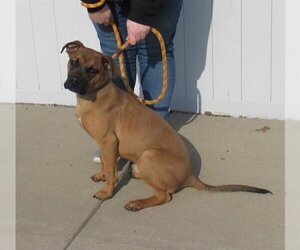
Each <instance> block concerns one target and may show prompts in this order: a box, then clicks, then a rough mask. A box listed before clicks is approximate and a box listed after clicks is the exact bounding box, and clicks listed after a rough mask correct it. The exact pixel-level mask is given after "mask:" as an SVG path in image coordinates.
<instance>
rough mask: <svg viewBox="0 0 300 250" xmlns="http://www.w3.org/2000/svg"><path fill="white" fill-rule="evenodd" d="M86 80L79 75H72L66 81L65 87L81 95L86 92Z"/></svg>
mask: <svg viewBox="0 0 300 250" xmlns="http://www.w3.org/2000/svg"><path fill="white" fill-rule="evenodd" d="M86 85H87V84H85V81H84V80H83V79H81V78H80V77H78V76H73V75H70V76H68V79H67V80H66V81H65V83H64V87H65V89H68V90H70V91H72V92H75V93H77V94H80V95H84V94H86Z"/></svg>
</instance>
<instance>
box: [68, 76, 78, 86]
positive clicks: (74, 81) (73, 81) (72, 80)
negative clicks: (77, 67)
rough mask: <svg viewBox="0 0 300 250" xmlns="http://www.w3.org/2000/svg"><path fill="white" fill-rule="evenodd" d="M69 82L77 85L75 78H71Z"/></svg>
mask: <svg viewBox="0 0 300 250" xmlns="http://www.w3.org/2000/svg"><path fill="white" fill-rule="evenodd" d="M70 80H71V82H72V83H75V84H76V83H78V79H77V78H76V77H72V78H71V79H70Z"/></svg>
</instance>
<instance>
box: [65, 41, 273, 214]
mask: <svg viewBox="0 0 300 250" xmlns="http://www.w3.org/2000/svg"><path fill="white" fill-rule="evenodd" d="M65 48H66V50H67V53H68V54H69V58H70V60H69V63H68V79H67V81H66V82H65V88H67V89H69V90H71V91H73V92H76V93H77V106H76V115H77V117H78V119H79V121H80V123H81V125H82V127H83V128H84V129H85V130H86V131H87V132H88V133H89V134H90V135H91V136H92V137H93V138H94V140H95V141H96V142H97V144H98V145H99V148H100V152H101V161H102V168H101V171H100V172H98V173H96V174H95V175H93V176H92V179H93V180H94V181H106V185H105V186H104V188H102V189H101V190H100V191H98V192H97V193H96V194H95V195H94V197H95V198H98V199H101V200H105V199H108V198H110V197H112V195H113V191H114V186H115V184H116V181H117V179H116V165H117V158H118V157H119V156H120V157H122V158H125V159H128V160H130V161H132V162H134V163H135V164H136V165H137V169H135V170H134V172H133V174H134V176H135V177H137V178H141V179H142V180H143V181H144V182H145V183H147V184H148V185H150V186H151V187H152V188H153V191H154V194H153V196H151V197H149V198H146V199H141V200H135V201H131V202H129V203H128V204H127V205H126V206H125V208H126V209H127V210H131V211H137V210H140V209H143V208H146V207H151V206H155V205H159V204H163V203H166V202H168V201H170V200H171V194H173V193H174V192H175V191H176V190H178V189H180V188H183V187H194V188H197V189H199V190H211V191H246V192H255V193H271V192H270V191H268V190H266V189H261V188H256V187H251V186H245V185H222V186H210V185H207V184H205V183H203V182H202V181H200V180H199V179H198V177H196V176H193V175H192V171H191V162H190V156H189V152H188V150H187V147H186V145H185V144H184V142H183V141H182V139H181V138H180V137H179V135H178V134H177V133H176V132H175V131H174V130H173V128H172V127H171V126H170V125H169V124H168V123H167V122H166V121H165V120H164V119H162V118H161V117H160V116H159V115H158V114H156V113H155V112H154V111H152V110H151V109H150V108H148V107H146V106H145V105H143V104H142V103H140V102H139V101H138V100H137V99H136V98H135V97H134V96H133V95H131V94H129V93H127V92H125V91H123V90H121V89H119V88H118V87H116V86H115V84H114V83H113V82H112V78H113V77H114V76H115V75H116V72H117V71H116V69H115V64H114V62H113V60H112V59H111V57H108V56H104V55H102V54H101V53H99V52H97V51H94V50H92V49H89V48H86V47H84V46H83V44H82V43H81V42H79V41H74V42H70V43H68V44H66V45H65V46H64V47H63V49H62V51H63V50H64V49H65Z"/></svg>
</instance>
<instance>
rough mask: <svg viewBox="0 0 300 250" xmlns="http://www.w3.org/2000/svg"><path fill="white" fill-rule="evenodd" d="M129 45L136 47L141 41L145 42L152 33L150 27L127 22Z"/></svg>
mask: <svg viewBox="0 0 300 250" xmlns="http://www.w3.org/2000/svg"><path fill="white" fill-rule="evenodd" d="M126 26H127V32H128V37H127V39H128V40H129V43H130V44H131V45H135V44H136V43H138V42H139V41H141V40H143V39H144V38H145V37H146V36H147V34H148V33H149V32H150V26H147V25H143V24H139V23H136V22H134V21H131V20H129V19H128V20H127V22H126Z"/></svg>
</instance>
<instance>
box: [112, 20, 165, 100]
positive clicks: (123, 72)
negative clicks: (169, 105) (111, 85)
mask: <svg viewBox="0 0 300 250" xmlns="http://www.w3.org/2000/svg"><path fill="white" fill-rule="evenodd" d="M112 28H113V31H114V33H115V36H116V40H117V46H118V50H117V52H115V53H114V54H113V56H112V58H113V59H115V58H117V57H119V64H120V72H121V76H122V79H123V81H124V84H125V87H126V89H127V91H128V92H130V93H131V94H134V93H133V90H132V89H131V88H130V86H129V81H128V79H127V77H126V70H125V65H124V57H123V54H122V53H123V51H124V50H125V49H126V47H127V46H128V45H129V41H128V40H127V41H126V42H125V43H124V44H123V45H122V40H121V36H120V33H119V30H118V27H117V25H116V23H112ZM150 31H151V32H152V33H153V34H154V35H155V36H156V37H157V39H158V41H159V45H160V49H161V56H162V70H163V83H162V88H161V92H160V94H159V96H158V97H156V98H155V99H153V100H145V99H143V98H141V97H138V96H136V95H135V94H134V95H135V96H136V97H137V99H138V100H139V101H140V102H142V103H144V104H146V105H154V104H157V103H159V102H160V101H161V100H162V99H163V98H164V97H165V95H166V92H167V88H168V65H167V53H166V47H165V42H164V39H163V37H162V35H161V34H160V32H159V31H158V30H157V29H155V28H151V29H150Z"/></svg>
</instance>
